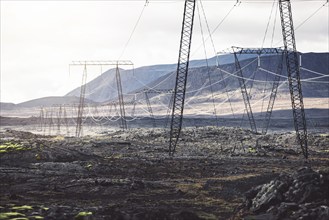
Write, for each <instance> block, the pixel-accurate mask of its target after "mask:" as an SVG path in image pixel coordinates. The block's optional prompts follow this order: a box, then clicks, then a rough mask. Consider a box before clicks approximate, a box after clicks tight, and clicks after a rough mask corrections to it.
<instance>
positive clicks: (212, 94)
mask: <svg viewBox="0 0 329 220" xmlns="http://www.w3.org/2000/svg"><path fill="white" fill-rule="evenodd" d="M197 11H198V16H199V23H200V31H201V36H202V44H203V49H204V55H205V59H206V64H207V74H208V80H209V84H210V85H212V81H211V77H210V72H209V64H208V56H207V51H206V45H205V40H204V35H203V28H202V22H201V16H200V9H199V4H197ZM211 39H212V38H211ZM210 92H211V97H212V103H213V107H214V114H215V119H216V125H217V127H218V126H219V124H218V116H217V110H216V105H215V97H214V91H213V88H212V86H210Z"/></svg>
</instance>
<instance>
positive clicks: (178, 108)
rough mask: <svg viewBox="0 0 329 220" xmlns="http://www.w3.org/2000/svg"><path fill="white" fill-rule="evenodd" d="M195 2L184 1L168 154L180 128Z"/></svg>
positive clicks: (175, 141)
mask: <svg viewBox="0 0 329 220" xmlns="http://www.w3.org/2000/svg"><path fill="white" fill-rule="evenodd" d="M195 3H196V0H186V1H185V7H184V18H183V24H182V32H181V40H180V49H179V57H178V66H177V75H176V85H175V90H174V99H173V108H172V117H171V126H170V142H169V155H173V154H174V152H175V148H176V144H177V141H178V138H179V135H180V132H181V128H182V121H183V110H184V101H185V91H186V81H187V73H188V66H189V58H190V48H191V40H192V30H193V21H194V11H195Z"/></svg>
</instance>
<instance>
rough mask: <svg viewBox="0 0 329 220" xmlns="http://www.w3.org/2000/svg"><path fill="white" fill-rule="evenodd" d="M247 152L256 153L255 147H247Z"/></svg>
mask: <svg viewBox="0 0 329 220" xmlns="http://www.w3.org/2000/svg"><path fill="white" fill-rule="evenodd" d="M248 152H249V153H256V149H255V148H252V147H249V148H248Z"/></svg>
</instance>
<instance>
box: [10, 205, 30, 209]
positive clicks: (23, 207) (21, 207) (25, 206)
mask: <svg viewBox="0 0 329 220" xmlns="http://www.w3.org/2000/svg"><path fill="white" fill-rule="evenodd" d="M11 209H13V210H32V209H33V208H32V206H29V205H23V206H15V207H12V208H11Z"/></svg>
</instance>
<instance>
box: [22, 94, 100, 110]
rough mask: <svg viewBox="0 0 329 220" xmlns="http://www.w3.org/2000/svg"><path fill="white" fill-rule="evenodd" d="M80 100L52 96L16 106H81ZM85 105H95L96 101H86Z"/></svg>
mask: <svg viewBox="0 0 329 220" xmlns="http://www.w3.org/2000/svg"><path fill="white" fill-rule="evenodd" d="M79 100H80V98H78V97H75V96H64V97H62V96H51V97H43V98H39V99H33V100H30V101H27V102H22V103H19V104H17V105H16V107H18V108H33V107H41V106H42V107H51V106H54V105H68V104H79ZM85 103H95V102H94V101H91V100H88V99H85Z"/></svg>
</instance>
